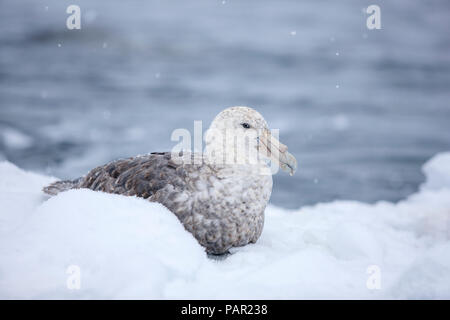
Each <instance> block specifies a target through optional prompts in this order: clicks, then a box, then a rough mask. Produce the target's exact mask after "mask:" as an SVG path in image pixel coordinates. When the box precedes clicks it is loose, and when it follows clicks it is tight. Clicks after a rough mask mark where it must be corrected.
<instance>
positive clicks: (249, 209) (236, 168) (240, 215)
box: [44, 107, 297, 254]
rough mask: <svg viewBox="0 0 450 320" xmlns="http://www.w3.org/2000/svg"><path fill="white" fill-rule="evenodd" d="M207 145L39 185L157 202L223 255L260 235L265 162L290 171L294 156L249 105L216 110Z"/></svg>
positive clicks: (268, 181)
mask: <svg viewBox="0 0 450 320" xmlns="http://www.w3.org/2000/svg"><path fill="white" fill-rule="evenodd" d="M230 137H232V138H231V139H230ZM235 137H237V138H240V137H246V139H245V143H243V144H242V143H241V144H239V143H236V141H237V140H238V139H235ZM205 143H206V146H205V151H204V152H203V153H200V154H198V153H197V154H195V153H194V154H190V153H186V152H184V153H181V154H176V156H174V153H173V152H157V153H151V154H147V155H143V156H137V157H132V158H128V159H121V160H116V161H113V162H110V163H108V164H106V165H103V166H99V167H97V168H95V169H93V170H91V171H90V172H89V173H88V174H87V175H85V176H83V177H81V178H78V179H76V180H73V181H58V182H55V183H53V184H51V185H49V186H48V187H46V188H44V191H45V192H46V193H47V194H50V195H56V194H57V193H59V192H62V191H66V190H70V189H78V188H88V189H92V190H96V191H103V192H108V193H114V194H122V195H126V196H137V197H142V198H145V199H147V200H149V201H152V202H159V203H161V204H163V205H164V206H166V207H167V208H168V209H169V210H170V211H172V212H173V213H174V214H175V215H176V216H177V217H178V219H179V220H180V221H181V223H182V224H183V226H184V227H185V228H186V229H187V230H188V231H189V232H191V233H192V234H193V236H194V237H195V238H196V239H197V240H198V242H199V243H200V244H201V245H202V246H204V247H205V248H206V251H207V252H208V253H212V254H222V253H226V252H227V251H228V249H230V248H231V247H238V246H243V245H246V244H248V243H254V242H256V240H257V239H258V238H259V236H260V235H261V232H262V229H263V225H264V210H265V208H266V205H267V203H268V201H269V198H270V195H271V193H272V175H271V172H270V170H269V162H268V160H270V161H272V163H274V164H276V165H277V166H279V167H280V168H281V169H283V170H285V171H288V172H290V174H291V175H292V174H293V173H294V172H295V170H296V168H297V161H296V160H295V158H294V157H293V156H292V155H291V154H290V153H289V152H288V151H287V147H286V146H285V145H283V144H281V143H280V142H279V141H278V140H277V139H276V138H275V137H274V136H273V135H272V134H271V132H270V130H269V128H268V126H267V123H266V121H265V120H264V118H263V117H262V116H261V114H259V113H258V112H257V111H256V110H254V109H252V108H249V107H231V108H228V109H225V110H223V111H222V112H220V113H219V114H218V115H217V116H216V118H215V119H214V120H213V122H212V123H211V126H210V128H209V129H208V131H207V133H206V136H205ZM230 155H232V156H231V157H230Z"/></svg>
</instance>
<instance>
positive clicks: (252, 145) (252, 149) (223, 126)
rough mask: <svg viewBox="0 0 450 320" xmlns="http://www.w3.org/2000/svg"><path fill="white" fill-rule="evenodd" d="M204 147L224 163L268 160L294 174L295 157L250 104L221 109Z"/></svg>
mask: <svg viewBox="0 0 450 320" xmlns="http://www.w3.org/2000/svg"><path fill="white" fill-rule="evenodd" d="M205 142H206V150H207V152H208V153H209V154H213V157H215V158H216V160H218V158H220V161H224V163H225V164H258V163H260V162H261V161H267V160H270V161H272V162H273V163H274V164H276V165H278V166H279V167H280V168H281V169H282V170H284V171H287V172H289V173H290V174H291V175H293V174H294V172H295V170H296V169H297V160H296V159H295V157H294V156H293V155H292V154H290V153H289V152H288V151H287V150H288V148H287V147H286V146H285V145H284V144H282V143H281V142H280V141H278V139H277V138H276V137H275V136H274V135H273V134H272V132H271V131H270V129H269V127H268V125H267V122H266V120H264V118H263V116H262V115H261V114H260V113H259V112H258V111H256V110H254V109H252V108H249V107H231V108H227V109H225V110H223V111H222V112H220V113H219V114H218V115H217V116H216V117H215V118H214V120H213V122H212V123H211V126H210V127H209V129H208V131H207V132H206V136H205Z"/></svg>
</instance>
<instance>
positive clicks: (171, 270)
mask: <svg viewBox="0 0 450 320" xmlns="http://www.w3.org/2000/svg"><path fill="white" fill-rule="evenodd" d="M424 172H425V174H426V177H427V180H426V182H425V183H424V184H423V185H422V186H421V188H420V191H419V192H418V193H416V194H413V195H411V196H410V197H409V198H407V199H405V200H403V201H400V202H399V203H389V202H379V203H376V204H374V205H370V204H364V203H360V202H356V201H336V202H332V203H326V204H317V205H315V206H312V207H304V208H301V209H299V210H285V209H281V208H277V207H273V206H269V207H268V208H267V210H266V225H265V228H264V231H263V234H262V236H261V238H260V239H259V241H258V242H257V243H256V244H253V245H248V246H245V247H242V248H236V249H233V252H232V254H231V255H230V256H228V257H226V258H224V259H209V258H208V257H207V256H206V254H205V253H204V250H203V248H202V247H200V246H199V245H198V243H197V242H196V241H195V239H194V238H193V237H192V236H191V235H190V234H189V233H188V232H186V231H185V230H184V228H183V227H182V226H181V224H180V223H179V222H178V220H177V219H176V217H175V216H174V215H173V214H171V213H170V212H169V211H168V210H167V209H166V208H164V207H163V206H162V205H159V204H156V203H149V202H147V201H145V200H143V199H140V198H135V197H124V196H119V195H111V194H105V193H100V192H93V191H91V190H71V191H69V192H65V193H62V194H60V195H58V196H56V197H53V198H50V199H48V197H46V196H44V195H43V194H42V192H41V188H42V187H43V186H44V185H46V184H48V183H49V182H51V181H53V180H54V179H53V178H50V177H45V176H40V175H36V174H33V173H28V172H24V171H22V170H20V169H18V168H17V167H15V166H14V165H12V164H10V163H8V162H2V163H0V176H1V177H2V180H1V181H0V205H1V208H2V210H1V213H0V298H6V299H10V298H31V299H54V298H58V299H69V298H75V299H102V298H103V299H119V298H143V299H152V298H157V299H171V298H194V299H195V298H209V299H218V298H224V299H244V298H267V299H282V298H285V299H302V298H324V299H330V298H340V299H345V298H362V299H381V298H388V299H398V298H426V299H435V298H447V299H448V298H450V153H443V154H439V155H437V156H435V157H434V158H433V159H431V160H430V161H429V162H428V163H426V164H425V165H424Z"/></svg>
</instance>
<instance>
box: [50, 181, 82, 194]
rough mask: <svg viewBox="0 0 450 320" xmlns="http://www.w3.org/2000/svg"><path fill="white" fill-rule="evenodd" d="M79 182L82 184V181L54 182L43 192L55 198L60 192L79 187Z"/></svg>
mask: <svg viewBox="0 0 450 320" xmlns="http://www.w3.org/2000/svg"><path fill="white" fill-rule="evenodd" d="M79 182H80V179H76V180H64V181H56V182H53V183H52V184H50V185H48V186H46V187H44V188H43V189H42V190H43V191H44V192H45V193H46V194H49V195H51V196H55V195H57V194H58V193H60V192H63V191H67V190H70V189H74V188H76V187H78V184H79Z"/></svg>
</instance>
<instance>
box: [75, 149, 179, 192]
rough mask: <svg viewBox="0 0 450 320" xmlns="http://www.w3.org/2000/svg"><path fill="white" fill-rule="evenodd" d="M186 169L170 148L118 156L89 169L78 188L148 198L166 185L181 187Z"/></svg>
mask: <svg viewBox="0 0 450 320" xmlns="http://www.w3.org/2000/svg"><path fill="white" fill-rule="evenodd" d="M184 178H185V171H184V169H183V166H182V164H180V163H178V162H176V161H173V160H172V159H171V153H170V152H155V153H151V154H148V155H144V156H138V157H133V158H128V159H121V160H116V161H113V162H110V163H108V164H106V165H103V166H100V167H97V168H95V169H93V170H91V171H90V172H89V173H88V174H87V175H86V176H85V177H84V178H83V179H82V181H80V184H79V186H78V187H79V188H88V189H92V190H98V191H103V192H108V193H116V194H124V195H129V196H138V197H142V198H145V199H147V198H149V197H151V196H152V195H154V194H155V193H156V192H158V190H161V189H162V188H164V187H167V186H168V185H171V186H172V187H181V186H182V185H183V184H184Z"/></svg>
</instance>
